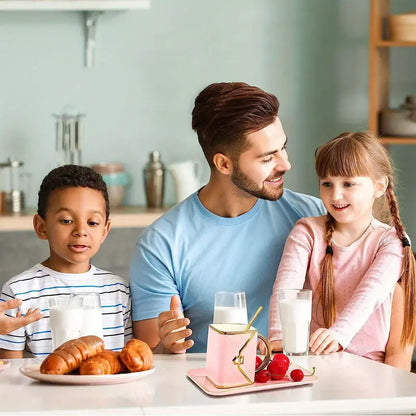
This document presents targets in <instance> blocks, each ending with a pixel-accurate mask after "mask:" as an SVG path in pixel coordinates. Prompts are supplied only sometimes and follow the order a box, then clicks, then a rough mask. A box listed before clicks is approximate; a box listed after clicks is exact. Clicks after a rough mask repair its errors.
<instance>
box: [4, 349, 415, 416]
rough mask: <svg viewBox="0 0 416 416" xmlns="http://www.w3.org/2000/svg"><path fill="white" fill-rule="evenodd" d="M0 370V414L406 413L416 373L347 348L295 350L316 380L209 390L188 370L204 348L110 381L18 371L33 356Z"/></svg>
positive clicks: (411, 406) (198, 363) (159, 358)
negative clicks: (71, 380)
mask: <svg viewBox="0 0 416 416" xmlns="http://www.w3.org/2000/svg"><path fill="white" fill-rule="evenodd" d="M10 361H11V367H10V368H8V369H7V370H5V371H4V372H2V373H0V393H1V405H0V414H7V415H49V414H50V415H102V416H103V415H110V414H111V415H190V414H192V415H194V414H198V415H223V414H238V415H265V414H268V415H271V414H274V415H276V414H320V415H322V414H344V415H345V414H352V413H354V414H369V413H371V414H377V413H379V414H381V413H383V414H386V413H388V414H410V413H412V412H416V374H413V373H408V372H406V371H404V370H399V369H396V368H393V367H390V366H388V365H385V364H380V363H377V362H374V361H370V360H367V359H365V358H361V357H358V356H355V355H351V354H348V353H345V352H340V353H335V354H331V355H328V356H306V357H297V358H296V359H294V361H295V362H296V363H297V364H299V365H300V366H302V367H304V368H307V369H311V368H312V367H313V366H315V367H316V375H317V377H318V380H317V381H316V382H315V383H314V384H309V385H304V386H297V387H290V388H283V389H273V390H268V391H262V392H256V393H248V394H239V395H232V396H227V397H212V396H208V395H207V394H205V393H203V392H202V391H201V390H200V389H199V388H198V387H197V386H196V385H195V384H194V383H192V382H191V381H190V380H189V379H188V378H187V377H186V375H185V374H186V371H187V370H189V369H193V368H200V367H203V366H204V363H205V354H185V355H156V356H155V368H156V371H155V372H154V373H153V374H151V375H149V376H147V377H145V378H142V379H140V380H137V381H134V382H131V383H127V384H115V385H101V386H94V385H89V386H78V385H53V384H44V383H40V382H38V381H35V380H32V379H30V378H27V377H25V376H23V375H21V374H20V373H19V368H20V367H21V366H23V365H31V364H34V363H39V361H37V360H35V359H24V360H10Z"/></svg>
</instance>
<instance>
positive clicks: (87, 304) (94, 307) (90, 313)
mask: <svg viewBox="0 0 416 416" xmlns="http://www.w3.org/2000/svg"><path fill="white" fill-rule="evenodd" d="M74 297H75V298H76V299H79V302H80V303H81V307H82V316H83V319H82V326H81V330H80V336H81V337H82V336H85V335H96V336H97V337H100V338H101V339H103V321H102V315H101V301H100V295H99V294H98V293H77V294H76V295H74Z"/></svg>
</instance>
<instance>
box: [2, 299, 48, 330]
mask: <svg viewBox="0 0 416 416" xmlns="http://www.w3.org/2000/svg"><path fill="white" fill-rule="evenodd" d="M21 304H22V301H21V300H20V299H11V300H8V301H7V302H0V334H8V333H9V332H12V331H14V330H15V329H18V328H21V327H22V326H26V325H29V324H31V323H32V322H35V321H38V320H39V319H41V318H42V317H43V315H42V314H41V313H40V309H39V308H37V309H34V310H33V309H31V308H30V309H29V310H28V311H27V312H26V315H25V316H21V313H20V312H17V314H16V318H13V317H11V316H6V315H5V314H4V311H6V310H9V309H14V308H17V307H18V306H20V305H21Z"/></svg>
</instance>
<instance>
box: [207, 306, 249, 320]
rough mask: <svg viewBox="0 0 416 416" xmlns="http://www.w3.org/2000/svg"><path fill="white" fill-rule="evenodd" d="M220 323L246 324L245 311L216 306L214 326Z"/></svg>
mask: <svg viewBox="0 0 416 416" xmlns="http://www.w3.org/2000/svg"><path fill="white" fill-rule="evenodd" d="M222 323H234V324H246V323H247V309H246V308H234V307H232V306H216V307H215V309H214V324H222Z"/></svg>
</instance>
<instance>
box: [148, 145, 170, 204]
mask: <svg viewBox="0 0 416 416" xmlns="http://www.w3.org/2000/svg"><path fill="white" fill-rule="evenodd" d="M143 178H144V189H145V192H146V203H147V207H148V208H162V207H163V197H164V193H165V166H164V165H163V163H162V161H161V160H160V152H158V151H153V152H151V153H150V154H149V161H148V162H147V163H146V165H145V167H144V169H143Z"/></svg>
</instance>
